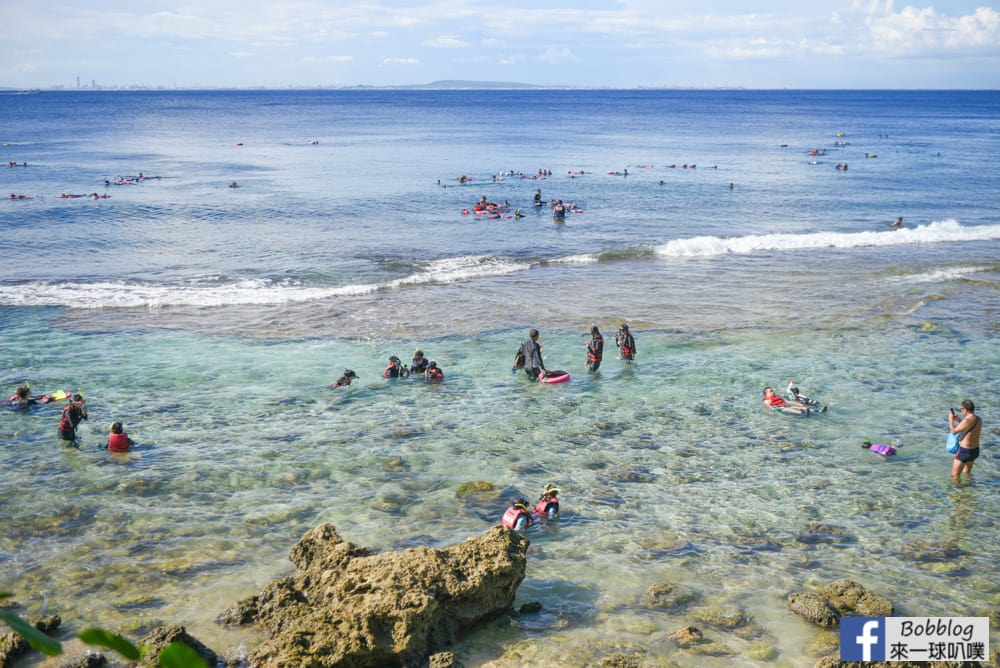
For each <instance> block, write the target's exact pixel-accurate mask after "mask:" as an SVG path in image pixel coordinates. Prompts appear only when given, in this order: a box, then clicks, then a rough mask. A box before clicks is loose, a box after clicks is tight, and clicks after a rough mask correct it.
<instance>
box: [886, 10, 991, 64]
mask: <svg viewBox="0 0 1000 668" xmlns="http://www.w3.org/2000/svg"><path fill="white" fill-rule="evenodd" d="M868 27H869V31H870V34H871V40H872V41H871V43H872V46H873V48H874V49H876V50H879V51H884V52H892V53H895V54H898V55H915V54H927V53H931V52H934V51H938V50H948V51H963V52H974V51H983V50H986V51H993V52H1000V13H998V12H997V11H996V10H995V9H991V8H988V7H980V8H979V9H977V10H976V11H975V12H974V13H972V14H969V15H967V16H959V17H952V16H947V15H944V14H941V13H939V12H938V11H937V10H936V9H934V8H933V7H927V8H924V9H917V8H915V7H909V6H908V7H904V8H903V9H902V10H900V11H899V12H890V13H888V14H885V15H884V16H876V17H869V19H868Z"/></svg>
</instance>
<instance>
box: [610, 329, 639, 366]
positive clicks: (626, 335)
mask: <svg viewBox="0 0 1000 668" xmlns="http://www.w3.org/2000/svg"><path fill="white" fill-rule="evenodd" d="M615 345H616V346H618V352H619V353H621V356H622V359H623V360H625V361H626V362H630V363H631V362H632V361H633V360H634V359H635V339H634V338H633V337H632V333H631V332H629V331H628V325H622V326H621V328H620V329H619V330H618V332H617V333H616V334H615Z"/></svg>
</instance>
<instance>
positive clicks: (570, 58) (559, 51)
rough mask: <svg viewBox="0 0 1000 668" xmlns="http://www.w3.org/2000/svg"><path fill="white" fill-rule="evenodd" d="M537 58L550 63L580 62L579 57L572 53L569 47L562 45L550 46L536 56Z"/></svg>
mask: <svg viewBox="0 0 1000 668" xmlns="http://www.w3.org/2000/svg"><path fill="white" fill-rule="evenodd" d="M538 60H539V61H541V62H543V63H548V64H550V65H551V64H559V63H578V62H580V59H579V58H577V57H576V56H575V55H573V52H572V51H571V50H570V49H568V48H566V47H564V46H563V47H556V46H550V47H549V48H547V49H545V51H544V52H542V54H541V55H540V56H538Z"/></svg>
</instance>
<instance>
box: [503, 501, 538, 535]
mask: <svg viewBox="0 0 1000 668" xmlns="http://www.w3.org/2000/svg"><path fill="white" fill-rule="evenodd" d="M521 517H524V518H525V522H526V524H525V526H527V525H528V524H531V515H530V514H529V513H528V511H526V510H525V509H524V508H521V507H520V506H511V507H510V508H508V509H507V510H506V511H505V512H504V514H503V519H502V520H500V524H502V525H504V526H505V527H507V528H508V529H517V522H518V520H519V519H520V518H521Z"/></svg>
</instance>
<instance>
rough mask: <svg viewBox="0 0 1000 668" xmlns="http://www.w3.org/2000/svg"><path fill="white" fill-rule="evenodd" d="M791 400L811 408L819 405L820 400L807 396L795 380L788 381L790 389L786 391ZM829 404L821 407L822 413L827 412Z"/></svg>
mask: <svg viewBox="0 0 1000 668" xmlns="http://www.w3.org/2000/svg"><path fill="white" fill-rule="evenodd" d="M786 394H787V395H788V398H789V400H790V401H794V402H795V403H797V404H798V405H799V406H808V407H809V408H816V407H819V402H818V401H816V400H815V399H813V398H812V397H807V396H806V395H804V394H802V393H801V392H799V388H798V386H797V385H796V384H795V381H794V380H790V381H788V389H787V391H786ZM827 408H828V407H827V406H823V407H822V408H820V409H819V412H820V413H825V412H826V409H827Z"/></svg>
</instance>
